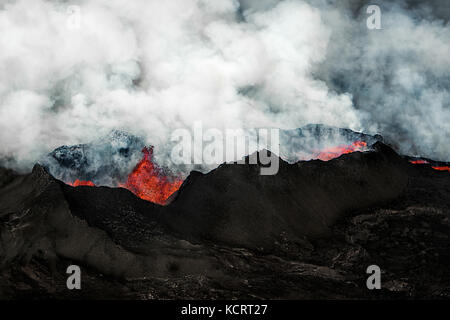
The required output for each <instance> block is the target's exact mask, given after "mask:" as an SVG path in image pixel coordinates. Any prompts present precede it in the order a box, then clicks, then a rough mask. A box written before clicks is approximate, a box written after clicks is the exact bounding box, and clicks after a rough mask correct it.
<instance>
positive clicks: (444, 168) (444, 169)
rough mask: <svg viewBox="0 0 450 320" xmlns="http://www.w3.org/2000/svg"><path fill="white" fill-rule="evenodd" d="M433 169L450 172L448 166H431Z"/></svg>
mask: <svg viewBox="0 0 450 320" xmlns="http://www.w3.org/2000/svg"><path fill="white" fill-rule="evenodd" d="M432 168H433V169H434V170H440V171H448V172H450V167H448V166H443V167H432Z"/></svg>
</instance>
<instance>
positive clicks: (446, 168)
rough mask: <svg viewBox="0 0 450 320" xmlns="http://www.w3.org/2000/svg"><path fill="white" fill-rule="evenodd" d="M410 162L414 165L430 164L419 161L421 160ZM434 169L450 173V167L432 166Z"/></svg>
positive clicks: (425, 161)
mask: <svg viewBox="0 0 450 320" xmlns="http://www.w3.org/2000/svg"><path fill="white" fill-rule="evenodd" d="M409 162H410V163H412V164H429V162H428V161H427V160H422V159H419V160H411V161H409ZM432 168H433V169H434V170H439V171H448V172H450V167H449V166H432Z"/></svg>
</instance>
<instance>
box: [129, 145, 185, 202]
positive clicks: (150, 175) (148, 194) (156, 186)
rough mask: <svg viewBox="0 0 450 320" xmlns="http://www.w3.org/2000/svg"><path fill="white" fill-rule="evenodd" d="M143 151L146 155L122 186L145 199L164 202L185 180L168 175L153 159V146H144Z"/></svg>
mask: <svg viewBox="0 0 450 320" xmlns="http://www.w3.org/2000/svg"><path fill="white" fill-rule="evenodd" d="M142 152H143V153H144V157H143V158H142V160H141V161H139V163H138V164H137V165H136V167H135V168H134V169H133V171H132V172H131V173H130V174H129V176H128V179H127V182H126V183H125V184H124V185H120V186H121V187H124V188H127V189H128V190H130V191H131V192H133V193H134V194H135V195H137V196H138V197H140V198H142V199H144V200H148V201H151V202H154V203H158V204H164V203H165V202H166V200H167V198H169V196H170V195H171V194H172V193H174V192H175V191H177V190H178V189H179V188H180V186H181V184H182V183H183V180H182V179H180V178H178V177H171V176H169V175H167V172H166V171H165V170H164V169H162V168H160V167H158V165H157V164H156V163H154V162H153V161H152V157H153V148H150V149H147V148H144V149H143V150H142Z"/></svg>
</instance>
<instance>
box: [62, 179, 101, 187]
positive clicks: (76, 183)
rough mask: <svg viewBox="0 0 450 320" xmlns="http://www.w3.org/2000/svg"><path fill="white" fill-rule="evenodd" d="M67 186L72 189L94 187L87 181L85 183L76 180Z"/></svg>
mask: <svg viewBox="0 0 450 320" xmlns="http://www.w3.org/2000/svg"><path fill="white" fill-rule="evenodd" d="M67 184H69V185H71V186H72V187H79V186H89V187H95V184H94V183H93V182H92V181H89V180H87V181H86V180H79V179H77V180H75V181H74V182H68V183H67Z"/></svg>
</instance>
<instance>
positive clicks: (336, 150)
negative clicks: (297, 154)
mask: <svg viewBox="0 0 450 320" xmlns="http://www.w3.org/2000/svg"><path fill="white" fill-rule="evenodd" d="M366 149H367V143H366V142H364V141H355V142H353V143H352V144H351V145H339V146H336V147H330V148H326V149H324V150H321V151H320V152H318V153H316V154H314V156H313V158H314V159H320V160H323V161H328V160H331V159H334V158H337V157H339V156H340V155H343V154H346V153H352V152H355V151H365V150H366Z"/></svg>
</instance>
